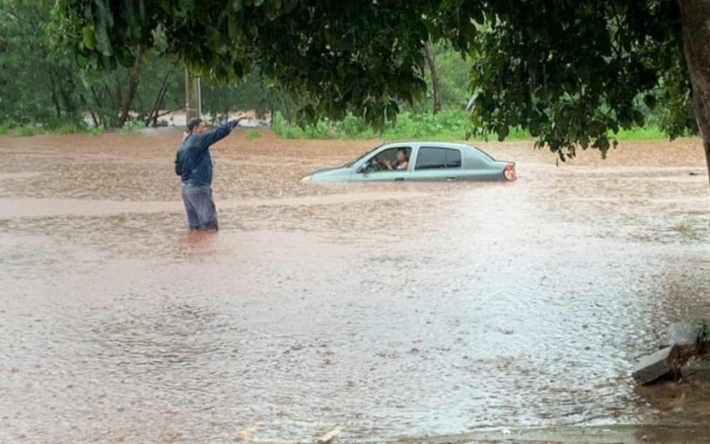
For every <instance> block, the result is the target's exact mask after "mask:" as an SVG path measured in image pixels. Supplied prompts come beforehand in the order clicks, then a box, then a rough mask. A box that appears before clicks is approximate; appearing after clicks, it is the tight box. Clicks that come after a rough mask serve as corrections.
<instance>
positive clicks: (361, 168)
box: [356, 163, 367, 174]
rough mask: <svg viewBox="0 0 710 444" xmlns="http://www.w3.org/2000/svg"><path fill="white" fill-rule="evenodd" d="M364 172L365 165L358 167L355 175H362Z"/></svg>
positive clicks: (365, 169)
mask: <svg viewBox="0 0 710 444" xmlns="http://www.w3.org/2000/svg"><path fill="white" fill-rule="evenodd" d="M365 171H367V163H364V164H362V165H360V167H359V168H358V169H357V171H356V173H358V174H362V173H364V172H365Z"/></svg>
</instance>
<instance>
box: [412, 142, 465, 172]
mask: <svg viewBox="0 0 710 444" xmlns="http://www.w3.org/2000/svg"><path fill="white" fill-rule="evenodd" d="M454 168H461V151H460V150H457V149H451V148H430V147H422V148H420V149H419V154H418V155H417V165H416V167H415V169H417V170H443V169H454Z"/></svg>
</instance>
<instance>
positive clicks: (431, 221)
mask: <svg viewBox="0 0 710 444" xmlns="http://www.w3.org/2000/svg"><path fill="white" fill-rule="evenodd" d="M179 141H180V133H179V132H175V131H164V132H151V133H149V134H146V135H144V136H136V135H125V136H120V135H118V134H105V135H102V136H98V137H90V136H85V135H77V136H62V137H56V136H38V137H33V138H10V137H2V138H0V159H2V160H1V161H0V442H3V443H4V442H8V443H11V442H32V443H103V442H107V443H113V442H127V443H149V442H153V443H163V442H177V443H212V442H230V441H231V439H232V438H235V437H240V438H242V439H245V440H253V441H254V440H256V441H258V440H259V439H260V440H261V442H272V443H279V442H281V443H287V442H293V440H297V439H301V438H303V437H304V436H305V437H306V438H308V437H311V438H312V437H314V436H321V435H325V434H327V433H329V432H330V431H332V430H333V429H334V428H336V427H341V429H337V430H336V431H335V432H338V431H340V434H339V436H338V437H337V439H338V440H340V441H344V442H352V441H378V440H390V439H395V438H397V437H400V436H404V435H408V436H412V435H420V434H447V433H448V434H450V433H462V432H466V431H470V430H481V429H486V428H501V427H518V428H519V427H526V426H569V425H577V424H585V425H599V424H601V425H606V424H635V423H647V424H648V423H666V424H689V425H692V424H703V423H706V422H707V421H708V420H710V409H708V407H709V406H710V402H708V397H707V395H705V394H703V392H702V391H698V390H691V389H689V388H687V387H685V388H684V387H666V388H665V389H664V388H661V389H659V390H635V389H634V387H633V383H632V380H631V378H630V370H631V367H632V363H633V361H634V360H635V358H637V357H638V356H639V355H641V354H644V353H646V352H648V351H650V350H652V349H654V348H655V347H656V346H657V343H658V335H659V332H662V331H663V328H664V326H666V325H667V324H668V323H669V322H671V321H674V320H677V319H681V318H687V317H693V318H696V317H703V316H705V317H710V256H709V255H708V214H710V206H709V205H708V203H709V202H710V198H709V196H708V179H707V170H706V168H705V165H704V160H703V155H702V149H701V145H700V142H699V141H698V140H695V139H685V140H679V141H676V142H674V143H665V142H664V143H659V142H636V143H623V144H622V145H621V146H620V147H619V149H617V150H615V151H613V152H611V153H610V155H609V159H608V160H606V161H602V160H601V159H599V156H598V153H596V152H590V153H586V152H585V153H583V154H582V155H581V156H580V157H579V158H578V159H576V160H575V161H573V162H570V163H568V164H565V165H562V166H560V167H557V166H555V158H554V157H553V155H552V154H550V153H549V152H545V151H535V150H533V149H532V145H531V143H528V142H523V143H506V144H490V145H488V144H480V146H481V147H482V148H484V149H486V150H487V151H488V152H490V153H491V154H492V155H493V156H495V157H497V158H500V159H504V160H514V161H516V162H517V163H518V174H519V180H518V182H517V183H514V184H504V183H499V184H478V183H417V184H410V183H391V184H360V185H348V184H337V185H317V184H302V183H299V182H298V180H297V179H298V178H299V177H300V176H301V175H302V174H305V173H306V172H309V171H310V170H314V169H318V168H321V167H326V166H333V165H338V164H341V163H343V162H345V161H346V160H348V159H350V158H352V157H355V156H356V155H358V154H360V153H361V152H362V151H364V150H366V149H368V148H369V147H372V146H373V145H374V143H375V142H342V141H289V140H276V139H275V138H273V137H272V136H270V135H268V134H265V135H264V136H263V137H261V138H259V139H255V140H247V139H246V138H245V135H244V133H239V134H235V135H232V136H231V137H230V138H229V139H227V140H225V141H224V142H221V143H220V144H218V145H217V146H215V147H214V149H213V156H214V159H215V160H216V167H215V183H214V193H215V196H216V200H217V205H218V208H219V216H220V225H221V231H220V232H219V233H218V234H216V235H196V234H188V233H187V232H186V229H185V221H184V214H183V209H182V203H181V201H180V200H179V199H180V198H179V184H178V180H177V178H176V177H175V176H174V174H173V171H172V168H173V165H172V161H173V158H174V151H175V149H176V147H177V145H178V144H179ZM279 440H281V441H279Z"/></svg>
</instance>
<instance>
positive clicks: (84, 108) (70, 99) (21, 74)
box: [0, 0, 184, 128]
mask: <svg viewBox="0 0 710 444" xmlns="http://www.w3.org/2000/svg"><path fill="white" fill-rule="evenodd" d="M51 12H52V9H51V6H49V5H46V4H42V3H39V2H32V1H23V0H0V90H1V91H2V92H0V121H6V120H7V121H12V122H14V124H16V125H22V124H28V123H42V124H44V125H45V126H48V127H50V128H51V127H55V126H59V125H62V124H64V123H66V122H73V123H82V122H83V121H84V118H85V117H87V118H88V119H89V121H90V122H91V123H92V124H93V125H95V126H99V125H103V126H105V127H111V126H121V125H122V124H123V123H124V122H122V121H121V115H122V113H123V112H124V111H125V110H128V111H130V112H131V117H135V118H138V119H141V120H144V121H145V120H148V117H149V114H150V113H151V111H152V110H153V109H154V108H155V107H156V106H157V105H160V108H162V109H165V108H168V109H175V108H181V107H182V106H183V103H184V100H183V98H182V95H183V92H182V91H183V88H184V83H183V81H182V77H181V76H179V75H175V74H176V73H178V74H182V72H181V71H180V70H177V71H176V69H175V66H174V65H173V64H172V63H170V62H168V61H166V60H165V59H163V58H161V57H158V56H157V54H156V52H155V51H154V50H151V51H148V52H146V53H145V54H144V55H143V57H141V58H140V59H139V60H138V62H139V63H138V66H139V70H138V72H137V78H136V90H135V92H134V94H133V95H132V97H131V95H130V94H129V92H130V82H131V81H130V72H131V70H130V69H128V68H123V67H118V68H117V69H115V70H112V71H102V72H97V73H96V75H95V76H93V78H92V79H91V80H92V82H90V83H85V82H84V81H85V80H86V79H85V77H84V76H83V75H82V72H81V70H82V66H81V65H79V64H77V61H76V60H75V58H74V57H71V54H70V53H68V52H67V51H66V48H64V47H62V46H57V45H55V44H54V43H53V42H52V38H51V37H52V35H55V34H56V33H57V32H59V30H60V29H61V28H62V26H61V25H60V24H58V23H57V22H56V21H53V20H52V19H51ZM134 62H135V60H134ZM162 90H164V91H165V92H164V94H162V96H161V97H162V100H161V101H160V103H156V99H157V98H158V96H159V95H160V92H161V91H162ZM124 120H125V119H124Z"/></svg>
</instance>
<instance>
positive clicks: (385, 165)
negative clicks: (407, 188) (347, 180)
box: [361, 147, 412, 173]
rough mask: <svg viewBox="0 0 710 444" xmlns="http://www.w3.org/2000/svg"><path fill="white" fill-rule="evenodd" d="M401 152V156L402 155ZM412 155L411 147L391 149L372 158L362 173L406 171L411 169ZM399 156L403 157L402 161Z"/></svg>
mask: <svg viewBox="0 0 710 444" xmlns="http://www.w3.org/2000/svg"><path fill="white" fill-rule="evenodd" d="M400 152H401V154H400ZM411 153H412V149H411V148H410V147H396V148H389V149H386V150H384V151H381V152H379V153H378V154H376V155H374V156H372V157H371V158H370V159H369V160H368V161H367V163H366V164H365V166H364V168H363V169H362V171H361V172H363V173H371V172H375V171H389V172H394V171H406V170H408V169H409V156H410V155H411ZM398 156H401V157H402V159H401V160H400V158H399V157H398Z"/></svg>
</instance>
